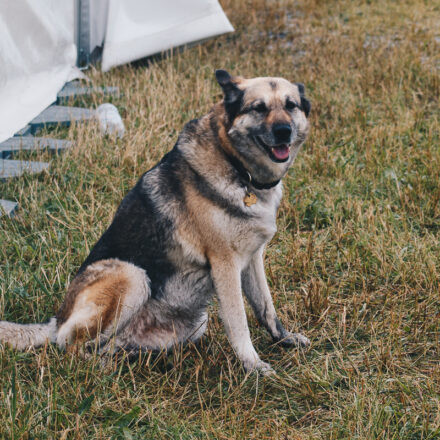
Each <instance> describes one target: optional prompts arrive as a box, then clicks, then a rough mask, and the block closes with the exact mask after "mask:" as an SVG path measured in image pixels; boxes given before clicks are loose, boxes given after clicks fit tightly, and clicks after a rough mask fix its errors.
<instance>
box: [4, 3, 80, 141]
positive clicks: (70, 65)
mask: <svg viewBox="0 0 440 440" xmlns="http://www.w3.org/2000/svg"><path fill="white" fill-rule="evenodd" d="M73 30H74V5H73V2H72V1H71V2H69V1H59V0H14V1H4V2H1V3H0V142H1V141H3V140H5V139H8V138H9V137H11V136H13V135H14V133H16V132H17V131H18V130H20V129H21V128H23V127H24V126H25V125H26V124H27V123H28V122H29V121H31V120H32V119H33V118H34V117H35V116H37V115H38V114H39V113H41V111H42V110H44V109H45V108H46V107H47V106H48V105H50V104H51V103H52V102H53V101H54V100H55V99H56V94H57V92H58V91H59V90H60V89H61V88H62V87H63V85H64V84H65V83H66V81H70V80H71V79H73V78H75V77H78V75H80V73H81V72H80V71H79V70H78V69H76V67H75V63H76V47H75V44H74V41H73V34H74V32H73Z"/></svg>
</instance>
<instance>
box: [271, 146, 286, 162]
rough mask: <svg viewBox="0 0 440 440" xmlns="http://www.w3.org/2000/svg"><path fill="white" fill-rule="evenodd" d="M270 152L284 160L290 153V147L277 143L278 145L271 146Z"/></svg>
mask: <svg viewBox="0 0 440 440" xmlns="http://www.w3.org/2000/svg"><path fill="white" fill-rule="evenodd" d="M272 153H273V155H274V156H275V157H276V158H277V159H279V160H284V159H287V158H288V157H289V154H290V148H289V147H288V146H287V145H285V144H284V145H279V146H278V147H273V148H272Z"/></svg>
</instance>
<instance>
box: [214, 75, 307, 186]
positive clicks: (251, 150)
mask: <svg viewBox="0 0 440 440" xmlns="http://www.w3.org/2000/svg"><path fill="white" fill-rule="evenodd" d="M215 76H216V78H217V81H218V83H219V84H220V86H221V88H222V89H223V93H224V100H223V105H224V109H225V113H226V119H227V122H228V123H227V134H228V136H229V138H230V141H231V145H232V147H233V148H234V149H235V152H236V154H237V155H238V158H239V159H240V160H241V161H242V162H243V165H244V166H245V167H246V169H247V170H248V171H249V172H250V174H251V176H252V178H253V179H254V180H257V181H258V182H261V183H270V182H273V181H276V180H278V179H281V178H282V177H283V176H284V174H285V173H286V172H287V170H288V169H289V167H290V165H291V164H292V163H293V161H294V159H295V157H296V154H297V153H298V150H299V147H300V146H301V144H302V143H303V142H304V141H305V139H306V136H307V133H308V128H309V124H308V121H307V116H308V115H309V112H310V102H309V101H308V100H307V99H306V97H305V95H304V92H305V89H304V85H302V84H300V83H296V84H295V83H291V82H290V81H287V80H286V79H283V78H252V79H245V78H241V77H231V75H230V74H229V73H228V72H226V71H225V70H217V71H216V72H215Z"/></svg>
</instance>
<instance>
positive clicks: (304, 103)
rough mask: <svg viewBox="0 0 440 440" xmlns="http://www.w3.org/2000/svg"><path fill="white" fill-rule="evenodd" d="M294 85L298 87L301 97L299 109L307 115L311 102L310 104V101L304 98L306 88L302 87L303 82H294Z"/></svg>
mask: <svg viewBox="0 0 440 440" xmlns="http://www.w3.org/2000/svg"><path fill="white" fill-rule="evenodd" d="M295 85H296V87H298V91H299V96H300V97H301V110H302V111H303V112H304V114H305V115H306V117H307V116H309V113H310V110H311V109H312V104H310V101H309V100H308V99H307V98H306V96H305V94H306V88H305V87H304V84H302V83H295Z"/></svg>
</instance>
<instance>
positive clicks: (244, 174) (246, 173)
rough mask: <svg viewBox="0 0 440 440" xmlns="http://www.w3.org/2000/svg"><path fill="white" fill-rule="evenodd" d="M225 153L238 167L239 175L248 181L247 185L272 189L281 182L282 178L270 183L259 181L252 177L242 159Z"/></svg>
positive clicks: (231, 162) (235, 166)
mask: <svg viewBox="0 0 440 440" xmlns="http://www.w3.org/2000/svg"><path fill="white" fill-rule="evenodd" d="M224 153H225V156H226V158H227V159H228V161H229V163H230V164H231V165H232V166H233V167H234V168H235V169H236V171H237V172H238V174H239V176H240V177H241V178H242V179H243V180H244V181H245V182H246V185H251V186H253V187H254V188H255V189H271V188H273V187H274V186H277V185H278V184H279V183H280V180H281V179H278V180H276V181H275V182H269V183H260V182H257V181H256V180H254V179H253V178H252V176H251V173H250V172H249V171H248V170H247V169H246V168H245V166H244V165H243V164H242V163H241V161H240V159H237V158H236V157H235V156H231V155H229V154H227V153H226V152H225V151H224Z"/></svg>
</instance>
